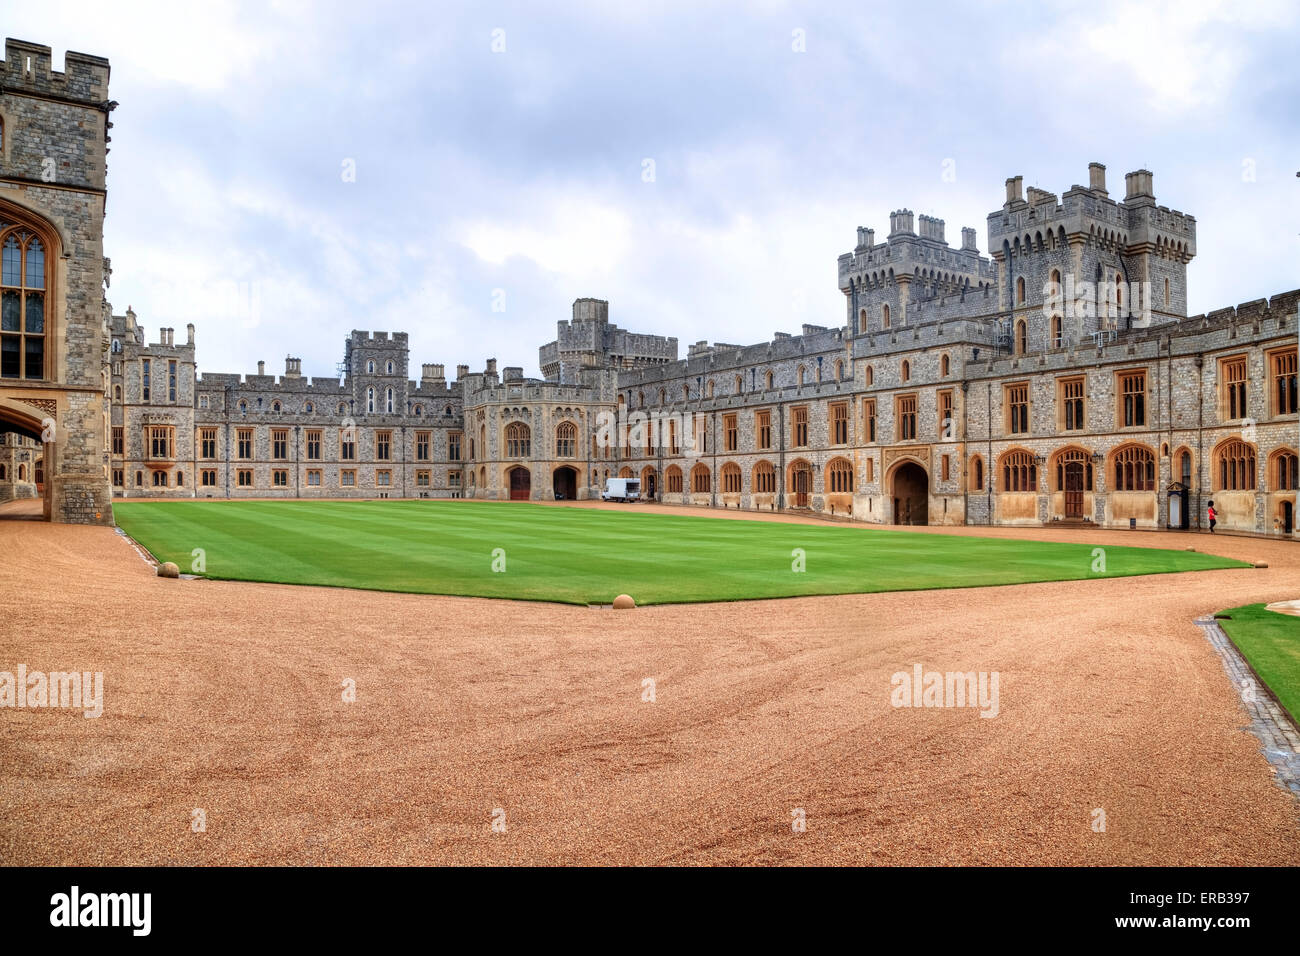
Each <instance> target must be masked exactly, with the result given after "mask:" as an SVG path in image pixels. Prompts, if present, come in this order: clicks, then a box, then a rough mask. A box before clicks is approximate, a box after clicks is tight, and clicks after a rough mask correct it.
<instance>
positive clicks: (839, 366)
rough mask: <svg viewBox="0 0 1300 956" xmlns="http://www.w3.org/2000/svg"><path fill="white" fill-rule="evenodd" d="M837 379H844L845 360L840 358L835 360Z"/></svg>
mask: <svg viewBox="0 0 1300 956" xmlns="http://www.w3.org/2000/svg"><path fill="white" fill-rule="evenodd" d="M835 381H837V382H842V381H844V362H843V361H842V360H840V359H836V360H835Z"/></svg>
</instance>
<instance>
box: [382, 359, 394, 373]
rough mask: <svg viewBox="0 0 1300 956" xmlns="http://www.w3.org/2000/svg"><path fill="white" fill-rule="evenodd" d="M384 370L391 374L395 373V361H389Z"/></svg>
mask: <svg viewBox="0 0 1300 956" xmlns="http://www.w3.org/2000/svg"><path fill="white" fill-rule="evenodd" d="M384 371H385V372H387V373H388V374H389V375H392V374H393V363H392V362H389V363H388V365H387V366H385V368H384Z"/></svg>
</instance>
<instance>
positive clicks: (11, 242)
mask: <svg viewBox="0 0 1300 956" xmlns="http://www.w3.org/2000/svg"><path fill="white" fill-rule="evenodd" d="M3 261H4V265H3V268H0V273H2V274H0V281H3V282H4V284H5V285H21V283H20V282H19V281H18V278H19V275H20V272H19V263H20V262H21V261H22V251H21V250H20V249H19V248H18V240H17V239H15V238H14V237H13V236H10V237H9V238H8V239H6V240H5V247H4V257H3Z"/></svg>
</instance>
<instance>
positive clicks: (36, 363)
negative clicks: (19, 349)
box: [27, 339, 45, 378]
mask: <svg viewBox="0 0 1300 956" xmlns="http://www.w3.org/2000/svg"><path fill="white" fill-rule="evenodd" d="M27 377H28V378H44V377H45V340H44V339H28V340H27Z"/></svg>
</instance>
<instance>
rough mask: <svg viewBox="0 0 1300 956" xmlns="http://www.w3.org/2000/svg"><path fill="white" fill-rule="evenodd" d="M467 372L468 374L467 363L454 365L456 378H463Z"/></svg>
mask: <svg viewBox="0 0 1300 956" xmlns="http://www.w3.org/2000/svg"><path fill="white" fill-rule="evenodd" d="M468 374H469V366H468V365H457V366H456V378H457V379H462V378H464V377H465V376H466V375H468Z"/></svg>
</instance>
